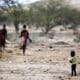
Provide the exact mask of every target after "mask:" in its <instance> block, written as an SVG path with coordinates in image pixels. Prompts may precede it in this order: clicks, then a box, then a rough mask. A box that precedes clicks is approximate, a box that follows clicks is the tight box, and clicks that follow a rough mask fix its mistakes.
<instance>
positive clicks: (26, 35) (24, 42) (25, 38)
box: [20, 25, 29, 56]
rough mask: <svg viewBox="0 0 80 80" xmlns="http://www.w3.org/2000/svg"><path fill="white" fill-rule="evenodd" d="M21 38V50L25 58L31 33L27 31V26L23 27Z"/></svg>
mask: <svg viewBox="0 0 80 80" xmlns="http://www.w3.org/2000/svg"><path fill="white" fill-rule="evenodd" d="M20 37H21V40H22V41H21V42H22V43H21V44H22V46H21V49H22V51H23V55H24V56H25V51H26V46H27V41H28V39H29V32H28V30H26V25H23V30H22V31H21V34H20Z"/></svg>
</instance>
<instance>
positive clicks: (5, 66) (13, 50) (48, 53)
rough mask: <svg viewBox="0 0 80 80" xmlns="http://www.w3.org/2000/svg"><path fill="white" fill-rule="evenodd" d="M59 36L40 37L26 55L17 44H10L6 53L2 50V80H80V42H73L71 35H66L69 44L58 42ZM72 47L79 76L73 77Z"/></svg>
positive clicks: (0, 60)
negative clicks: (53, 37) (50, 37)
mask: <svg viewBox="0 0 80 80" xmlns="http://www.w3.org/2000/svg"><path fill="white" fill-rule="evenodd" d="M62 36H63V35H62ZM60 38H61V36H60V37H59V35H58V37H56V38H55V39H53V40H50V39H49V40H46V39H44V40H42V38H40V39H41V40H38V39H37V41H35V42H33V43H31V44H30V45H28V47H27V49H26V55H25V56H23V55H22V51H21V50H20V49H19V47H18V46H17V45H18V44H15V43H9V44H7V47H6V49H5V51H4V53H0V54H3V55H2V58H0V80H80V45H79V44H77V43H73V42H71V40H72V38H70V36H68V37H64V36H63V38H64V39H65V41H66V42H67V41H68V43H69V44H63V43H61V42H59V39H60ZM63 38H62V39H60V40H62V41H64V39H63ZM54 40H55V42H58V43H54ZM56 40H58V41H56ZM71 50H75V51H76V56H77V60H78V64H77V76H76V77H71V68H70V67H71V66H70V63H69V58H70V52H71Z"/></svg>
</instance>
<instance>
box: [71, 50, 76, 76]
mask: <svg viewBox="0 0 80 80" xmlns="http://www.w3.org/2000/svg"><path fill="white" fill-rule="evenodd" d="M70 63H71V76H76V64H77V60H76V57H75V51H71V60H70Z"/></svg>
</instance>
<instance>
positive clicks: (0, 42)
mask: <svg viewBox="0 0 80 80" xmlns="http://www.w3.org/2000/svg"><path fill="white" fill-rule="evenodd" d="M3 41H4V36H3V33H2V30H0V50H1V51H2V47H3Z"/></svg>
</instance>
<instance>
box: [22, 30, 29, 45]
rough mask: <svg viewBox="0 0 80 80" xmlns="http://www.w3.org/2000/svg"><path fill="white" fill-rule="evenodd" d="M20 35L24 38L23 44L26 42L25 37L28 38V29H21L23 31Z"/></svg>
mask: <svg viewBox="0 0 80 80" xmlns="http://www.w3.org/2000/svg"><path fill="white" fill-rule="evenodd" d="M21 37H24V39H25V41H24V44H26V43H27V39H28V38H29V33H28V31H27V30H23V31H22V32H21Z"/></svg>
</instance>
